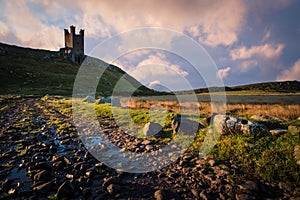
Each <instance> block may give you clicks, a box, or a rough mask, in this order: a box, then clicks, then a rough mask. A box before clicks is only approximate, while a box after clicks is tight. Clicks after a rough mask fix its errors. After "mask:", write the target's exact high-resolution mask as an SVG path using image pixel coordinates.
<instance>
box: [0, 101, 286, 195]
mask: <svg viewBox="0 0 300 200" xmlns="http://www.w3.org/2000/svg"><path fill="white" fill-rule="evenodd" d="M1 104H2V105H1V106H2V109H1V111H0V155H1V158H0V180H1V183H0V199H63V198H66V199H142V198H143V199H267V198H277V199H288V197H289V195H288V191H285V190H284V189H282V188H281V189H280V188H278V187H277V186H276V185H273V184H268V183H265V182H263V181H260V180H258V179H256V178H255V177H251V178H249V177H247V178H246V179H245V176H244V175H243V174H242V173H241V171H240V170H239V169H238V168H237V167H236V166H235V165H233V164H231V163H230V161H228V162H224V161H222V162H221V161H217V160H214V159H213V158H210V157H208V158H206V159H198V158H197V157H194V156H193V155H189V154H184V155H183V156H181V157H180V158H179V159H178V160H177V162H176V163H173V164H171V165H169V166H168V167H165V168H162V169H160V170H156V171H153V172H148V173H140V174H131V173H125V172H119V171H116V170H114V169H112V168H109V167H107V166H105V165H104V164H103V163H101V162H99V161H98V160H96V159H95V158H94V157H93V156H92V155H91V154H89V153H88V151H87V150H86V148H85V147H84V145H83V144H82V142H81V140H80V139H79V138H78V136H77V133H76V130H75V129H74V127H73V126H72V120H71V119H70V118H69V117H68V116H65V115H63V114H62V113H60V112H59V111H58V110H56V109H55V108H53V107H51V106H49V105H47V103H46V102H44V101H41V100H39V99H34V98H19V99H17V98H15V99H13V98H11V99H6V100H5V101H3V102H2V103H1ZM54 120H56V121H58V124H59V123H60V124H68V125H69V126H68V127H69V128H68V129H66V130H67V131H65V132H64V133H61V134H59V127H58V126H57V123H54ZM101 126H102V128H104V129H106V130H108V131H107V134H108V136H109V138H110V139H111V140H113V142H114V143H116V144H117V143H119V144H120V146H122V144H125V143H128V142H131V143H132V145H131V148H137V149H139V148H145V147H146V146H147V145H141V144H142V143H143V141H141V140H136V139H134V138H131V137H117V136H115V137H114V134H112V133H116V132H117V131H116V129H117V127H112V123H107V122H105V121H102V122H101ZM118 134H122V133H121V132H118ZM152 146H154V147H155V149H157V148H159V145H155V144H153V145H152ZM131 150H132V149H131ZM149 151H150V149H149Z"/></svg>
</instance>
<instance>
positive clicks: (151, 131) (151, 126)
mask: <svg viewBox="0 0 300 200" xmlns="http://www.w3.org/2000/svg"><path fill="white" fill-rule="evenodd" d="M162 129H163V127H162V126H161V125H160V124H158V123H154V122H148V123H147V124H145V126H144V128H143V133H144V136H146V137H149V136H155V135H157V134H158V133H159V132H160V131H161V130H162Z"/></svg>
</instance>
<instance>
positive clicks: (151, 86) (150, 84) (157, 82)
mask: <svg viewBox="0 0 300 200" xmlns="http://www.w3.org/2000/svg"><path fill="white" fill-rule="evenodd" d="M160 84H161V83H160V81H159V80H155V81H151V82H150V83H149V84H148V86H149V87H150V88H153V87H155V86H156V85H160Z"/></svg>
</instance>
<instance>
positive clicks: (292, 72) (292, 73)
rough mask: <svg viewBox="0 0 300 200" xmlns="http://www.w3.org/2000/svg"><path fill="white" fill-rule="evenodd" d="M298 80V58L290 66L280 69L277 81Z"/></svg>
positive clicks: (299, 78) (299, 62) (299, 71)
mask: <svg viewBox="0 0 300 200" xmlns="http://www.w3.org/2000/svg"><path fill="white" fill-rule="evenodd" d="M288 80H300V59H298V60H297V61H296V62H295V63H294V64H293V66H292V67H290V68H289V69H285V70H283V71H281V73H280V74H279V75H278V76H277V81H288Z"/></svg>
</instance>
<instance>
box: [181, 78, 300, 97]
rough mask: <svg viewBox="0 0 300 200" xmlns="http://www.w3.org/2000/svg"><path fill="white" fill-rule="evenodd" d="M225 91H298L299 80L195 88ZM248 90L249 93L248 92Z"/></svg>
mask: <svg viewBox="0 0 300 200" xmlns="http://www.w3.org/2000/svg"><path fill="white" fill-rule="evenodd" d="M224 90H225V91H226V92H227V94H231V93H232V94H245V95H247V94H270V93H299V92H300V82H299V81H283V82H265V83H255V84H248V85H241V86H232V87H229V86H225V87H224V88H223V87H210V88H209V89H208V88H199V89H195V92H196V94H201V93H208V92H209V91H210V92H220V91H224ZM249 92H250V93H249ZM177 93H179V94H180V93H183V94H184V93H190V91H180V92H177Z"/></svg>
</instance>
